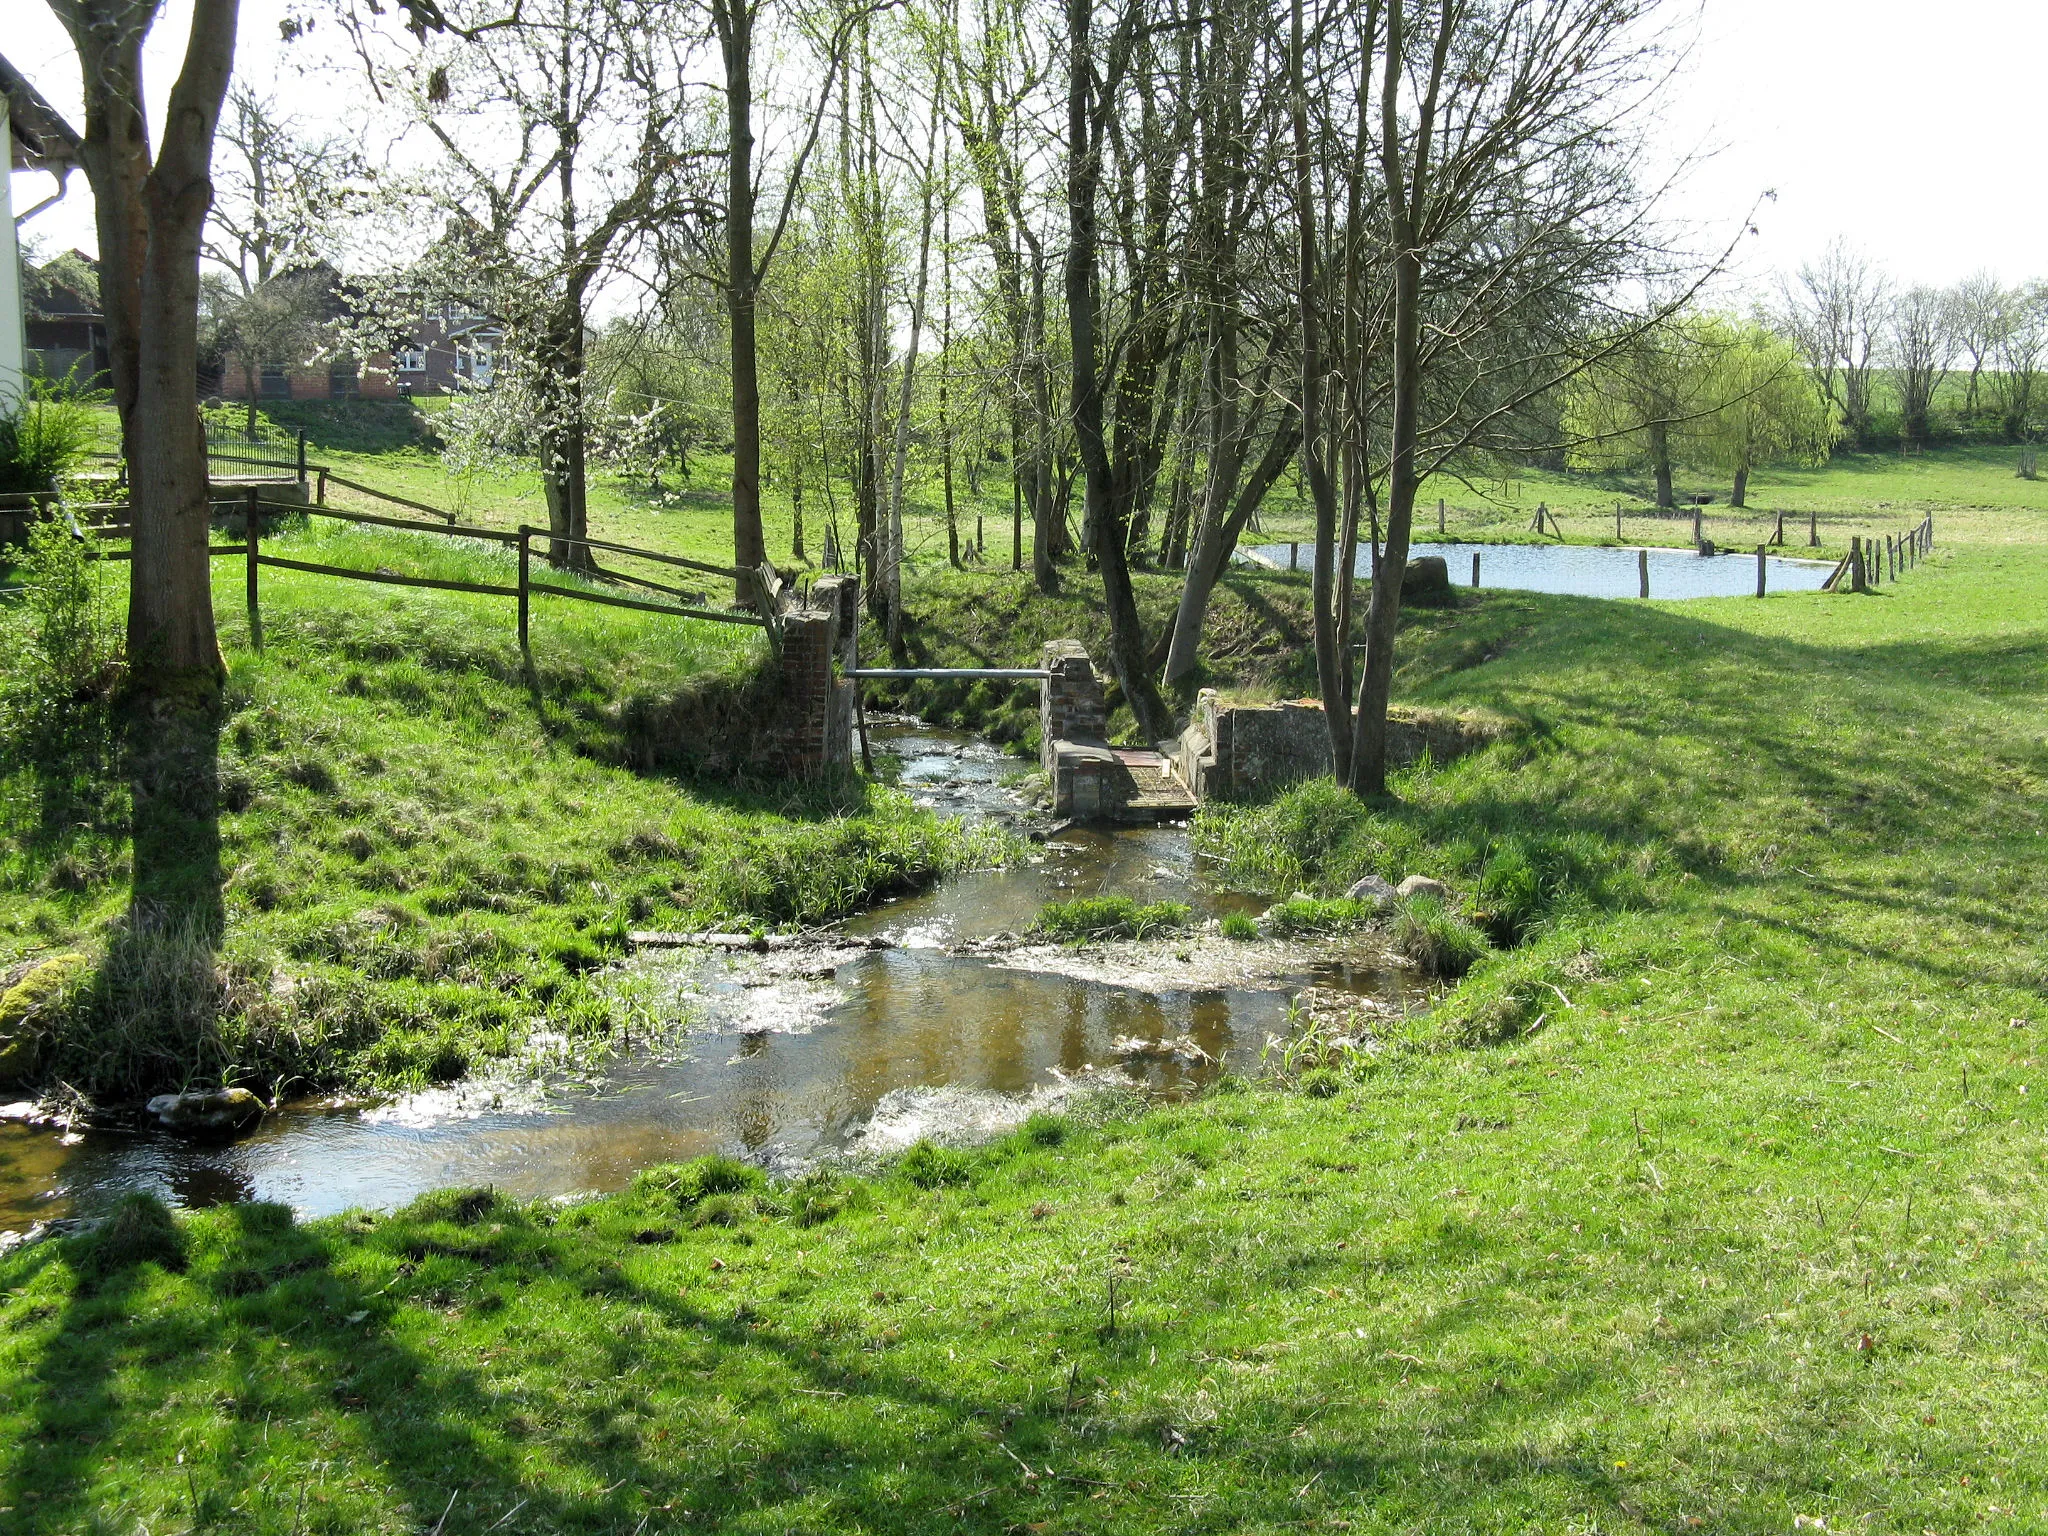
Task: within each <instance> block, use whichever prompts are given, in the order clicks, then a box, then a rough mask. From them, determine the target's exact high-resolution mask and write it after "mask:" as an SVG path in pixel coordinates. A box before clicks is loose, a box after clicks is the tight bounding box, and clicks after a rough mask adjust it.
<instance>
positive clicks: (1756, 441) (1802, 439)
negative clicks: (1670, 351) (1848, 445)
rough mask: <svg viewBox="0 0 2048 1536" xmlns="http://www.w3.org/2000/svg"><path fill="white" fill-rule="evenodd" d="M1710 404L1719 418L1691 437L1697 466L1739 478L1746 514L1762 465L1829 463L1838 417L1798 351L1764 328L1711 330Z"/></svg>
mask: <svg viewBox="0 0 2048 1536" xmlns="http://www.w3.org/2000/svg"><path fill="white" fill-rule="evenodd" d="M1704 341H1705V348H1706V366H1707V369H1708V371H1709V381H1708V384H1707V386H1706V391H1705V393H1706V396H1707V398H1708V400H1709V401H1711V402H1716V404H1715V407H1714V409H1713V414H1712V415H1710V416H1708V417H1707V418H1706V419H1705V420H1704V421H1703V422H1702V423H1701V427H1700V430H1699V431H1698V432H1696V433H1694V434H1692V441H1693V444H1694V448H1693V453H1694V457H1695V461H1696V462H1697V463H1699V464H1701V465H1702V466H1703V467H1706V468H1711V469H1720V470H1725V471H1727V472H1728V474H1729V475H1730V476H1731V477H1732V478H1733V481H1734V488H1733V491H1732V492H1731V494H1730V495H1729V497H1728V504H1729V505H1730V506H1733V507H1742V506H1747V505H1748V504H1749V503H1748V492H1749V475H1750V471H1751V470H1752V469H1754V468H1755V467H1756V466H1758V465H1759V464H1768V463H1774V462H1777V463H1783V462H1791V463H1800V464H1823V463H1826V462H1827V456H1828V449H1829V448H1830V446H1832V444H1833V441H1834V434H1835V420H1834V412H1833V409H1832V408H1831V407H1830V406H1829V404H1828V402H1827V401H1826V400H1825V399H1824V398H1822V396H1821V393H1820V391H1819V389H1818V388H1817V387H1816V386H1815V384H1814V382H1813V376H1812V375H1811V374H1809V373H1808V372H1807V371H1806V367H1805V364H1804V362H1803V360H1802V359H1801V357H1800V354H1799V349H1798V348H1797V347H1796V346H1794V345H1793V344H1792V343H1791V342H1789V341H1787V340H1785V339H1784V338H1783V337H1781V336H1779V335H1777V334H1776V333H1775V332H1773V331H1772V330H1771V329H1770V328H1769V327H1767V326H1765V325H1763V324H1761V323H1760V322H1757V321H1749V322H1741V321H1730V320H1709V321H1707V322H1706V324H1705V336H1704Z"/></svg>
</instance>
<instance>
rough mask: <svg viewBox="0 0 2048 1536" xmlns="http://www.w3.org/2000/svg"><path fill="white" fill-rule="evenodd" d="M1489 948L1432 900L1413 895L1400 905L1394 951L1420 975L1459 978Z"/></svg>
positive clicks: (1470, 928)
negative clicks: (1406, 960) (1405, 959)
mask: <svg viewBox="0 0 2048 1536" xmlns="http://www.w3.org/2000/svg"><path fill="white" fill-rule="evenodd" d="M1490 948H1492V946H1491V945H1489V944H1488V943H1487V941H1486V935H1485V934H1483V933H1481V932H1480V931H1479V930H1478V929H1477V928H1475V927H1473V926H1472V924H1471V923H1469V922H1467V921H1466V920H1465V919H1464V918H1462V917H1460V916H1459V915H1458V914H1457V913H1455V912H1453V911H1451V910H1450V909H1448V908H1447V907H1445V906H1444V904H1443V903H1442V902H1440V901H1438V900H1436V899H1435V898H1434V897H1429V896H1415V897H1410V898H1409V899H1408V900H1406V901H1404V902H1402V903H1401V906H1400V915H1399V917H1397V918H1396V919H1395V922H1394V949H1395V951H1396V952H1397V953H1399V954H1401V955H1403V956H1405V957H1406V958H1407V959H1409V960H1412V961H1413V962H1414V963H1415V968H1416V969H1417V970H1419V971H1421V972H1422V974H1423V975H1425V976H1429V977H1433V978H1436V979H1439V980H1448V979H1451V978H1455V977H1459V976H1462V975H1464V974H1465V973H1466V972H1467V971H1469V970H1470V969H1471V968H1472V967H1473V965H1474V964H1475V963H1476V962H1477V961H1478V960H1479V958H1480V957H1481V956H1483V955H1484V954H1486V953H1487V951H1488V950H1489V949H1490Z"/></svg>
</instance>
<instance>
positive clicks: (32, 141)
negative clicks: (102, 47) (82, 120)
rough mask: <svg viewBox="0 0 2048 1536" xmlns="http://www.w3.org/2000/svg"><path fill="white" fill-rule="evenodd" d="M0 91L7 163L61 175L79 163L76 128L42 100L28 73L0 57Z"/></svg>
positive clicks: (30, 169)
mask: <svg viewBox="0 0 2048 1536" xmlns="http://www.w3.org/2000/svg"><path fill="white" fill-rule="evenodd" d="M0 91H5V92H6V94H7V117H8V122H9V124H10V125H11V127H12V128H13V132H12V134H11V135H10V136H9V137H10V138H11V139H12V141H13V142H12V143H11V144H10V145H9V146H8V149H9V154H10V158H9V161H8V163H9V164H10V165H11V166H12V167H13V168H14V169H15V170H17V171H51V172H54V173H56V174H57V175H60V176H61V175H63V174H65V173H66V172H68V171H70V170H71V169H72V167H74V166H76V165H79V164H81V163H82V159H81V155H82V150H83V145H82V143H81V141H80V139H79V136H78V131H77V130H76V129H74V128H73V127H72V126H71V125H70V124H69V123H67V122H65V121H64V118H63V116H62V115H61V114H60V113H59V112H58V111H57V109H56V108H55V107H53V106H51V105H50V104H49V103H48V102H47V101H45V100H43V97H42V93H41V92H40V91H38V90H37V89H36V88H35V87H34V86H33V85H30V84H29V82H28V77H27V76H26V75H24V74H22V72H21V71H20V70H18V69H16V68H15V67H14V66H13V65H12V64H10V63H8V62H7V60H6V59H5V58H4V57H0Z"/></svg>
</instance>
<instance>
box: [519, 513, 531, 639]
mask: <svg viewBox="0 0 2048 1536" xmlns="http://www.w3.org/2000/svg"><path fill="white" fill-rule="evenodd" d="M532 536H533V530H532V529H531V528H529V527H527V526H526V524H524V523H521V524H520V525H519V654H520V655H521V656H522V657H524V658H525V659H526V660H527V661H529V662H530V661H532V660H533V651H532V649H531V647H530V645H529V643H528V635H527V620H528V617H529V616H530V614H531V610H532V606H533V600H532V596H531V592H532V568H533V545H532V543H531V542H530V540H531V539H532Z"/></svg>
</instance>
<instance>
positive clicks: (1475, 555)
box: [1472, 549, 1479, 592]
mask: <svg viewBox="0 0 2048 1536" xmlns="http://www.w3.org/2000/svg"><path fill="white" fill-rule="evenodd" d="M1472 590H1473V591H1475V592H1476V591H1478V590H1479V551H1478V550H1476V549H1475V550H1473V551H1472Z"/></svg>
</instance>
